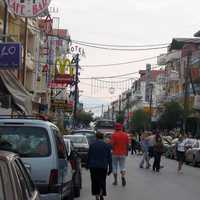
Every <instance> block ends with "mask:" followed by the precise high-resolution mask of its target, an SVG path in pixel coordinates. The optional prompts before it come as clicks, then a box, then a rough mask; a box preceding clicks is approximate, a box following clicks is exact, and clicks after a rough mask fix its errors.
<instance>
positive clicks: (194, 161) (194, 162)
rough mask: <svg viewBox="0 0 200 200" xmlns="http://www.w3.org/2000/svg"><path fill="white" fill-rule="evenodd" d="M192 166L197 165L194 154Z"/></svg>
mask: <svg viewBox="0 0 200 200" xmlns="http://www.w3.org/2000/svg"><path fill="white" fill-rule="evenodd" d="M192 166H193V167H196V166H197V162H196V158H195V156H193V160H192Z"/></svg>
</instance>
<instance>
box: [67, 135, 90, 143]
mask: <svg viewBox="0 0 200 200" xmlns="http://www.w3.org/2000/svg"><path fill="white" fill-rule="evenodd" d="M67 138H69V139H70V140H71V141H72V142H73V143H78V144H82V143H85V144H87V139H86V138H85V137H81V136H80V137H73V136H67Z"/></svg>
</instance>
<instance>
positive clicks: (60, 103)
mask: <svg viewBox="0 0 200 200" xmlns="http://www.w3.org/2000/svg"><path fill="white" fill-rule="evenodd" d="M73 105H74V104H73V102H72V101H67V100H52V102H51V106H52V107H54V108H55V109H63V110H64V111H66V112H71V111H72V110H73Z"/></svg>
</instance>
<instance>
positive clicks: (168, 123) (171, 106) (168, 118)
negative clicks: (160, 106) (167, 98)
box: [159, 101, 184, 130]
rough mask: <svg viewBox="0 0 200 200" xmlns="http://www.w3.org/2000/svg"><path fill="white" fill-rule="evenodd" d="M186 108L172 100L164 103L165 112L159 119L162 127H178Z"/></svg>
mask: <svg viewBox="0 0 200 200" xmlns="http://www.w3.org/2000/svg"><path fill="white" fill-rule="evenodd" d="M183 117H184V110H183V108H182V107H181V105H180V104H179V103H178V102H175V101H171V102H169V103H166V104H165V105H164V112H163V113H162V114H161V116H160V119H159V125H160V126H161V128H166V129H169V130H171V129H173V128H176V127H177V123H178V122H180V121H182V120H183Z"/></svg>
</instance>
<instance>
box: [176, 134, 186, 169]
mask: <svg viewBox="0 0 200 200" xmlns="http://www.w3.org/2000/svg"><path fill="white" fill-rule="evenodd" d="M185 151H186V140H185V138H184V136H183V135H180V136H179V138H178V142H177V144H176V157H177V161H178V168H177V173H182V171H181V170H182V167H183V163H184V160H185Z"/></svg>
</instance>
